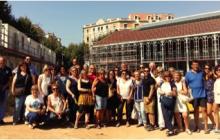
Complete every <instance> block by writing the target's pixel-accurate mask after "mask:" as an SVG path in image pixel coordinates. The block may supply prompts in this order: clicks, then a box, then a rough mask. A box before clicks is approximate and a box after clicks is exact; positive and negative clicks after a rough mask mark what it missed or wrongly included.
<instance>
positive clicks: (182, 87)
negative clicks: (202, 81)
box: [174, 71, 192, 135]
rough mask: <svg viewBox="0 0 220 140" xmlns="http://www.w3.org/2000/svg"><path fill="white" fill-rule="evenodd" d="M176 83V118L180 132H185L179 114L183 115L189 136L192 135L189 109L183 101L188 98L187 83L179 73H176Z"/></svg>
mask: <svg viewBox="0 0 220 140" xmlns="http://www.w3.org/2000/svg"><path fill="white" fill-rule="evenodd" d="M174 83H175V85H176V88H177V99H176V105H175V118H176V120H177V124H178V128H179V131H183V126H182V120H181V118H180V114H179V113H181V114H182V116H183V120H184V125H185V131H186V133H187V134H189V135H191V134H192V132H191V131H190V129H189V119H188V117H189V115H188V108H187V105H186V102H184V101H183V100H182V99H183V98H184V97H185V96H188V91H187V87H186V83H185V81H182V75H181V73H180V72H178V71H176V72H174ZM181 97H182V98H181Z"/></svg>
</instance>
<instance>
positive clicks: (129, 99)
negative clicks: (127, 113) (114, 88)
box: [122, 96, 131, 103]
mask: <svg viewBox="0 0 220 140" xmlns="http://www.w3.org/2000/svg"><path fill="white" fill-rule="evenodd" d="M122 100H123V99H122ZM127 100H128V102H129V103H130V102H131V96H129V97H128V98H127Z"/></svg>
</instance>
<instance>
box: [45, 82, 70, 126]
mask: <svg viewBox="0 0 220 140" xmlns="http://www.w3.org/2000/svg"><path fill="white" fill-rule="evenodd" d="M51 89H52V94H50V95H49V96H48V101H47V107H48V111H49V122H50V123H54V121H55V122H63V121H66V120H65V115H66V114H65V112H66V107H67V101H66V100H65V98H64V97H63V96H62V94H61V93H60V90H59V85H58V84H57V83H53V84H52V85H51Z"/></svg>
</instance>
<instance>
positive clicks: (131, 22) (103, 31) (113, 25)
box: [83, 13, 175, 46]
mask: <svg viewBox="0 0 220 140" xmlns="http://www.w3.org/2000/svg"><path fill="white" fill-rule="evenodd" d="M174 17H175V15H173V14H150V13H149V14H145V13H134V14H129V15H128V18H116V19H107V20H104V19H99V20H98V21H97V22H96V23H94V24H88V25H84V26H83V41H84V43H86V44H88V45H89V46H90V45H92V44H93V42H94V41H97V40H100V39H101V38H103V37H104V36H106V35H108V34H111V33H113V32H114V31H120V30H124V29H135V28H138V27H139V26H142V25H144V24H146V23H152V22H158V21H161V20H169V19H173V18H174Z"/></svg>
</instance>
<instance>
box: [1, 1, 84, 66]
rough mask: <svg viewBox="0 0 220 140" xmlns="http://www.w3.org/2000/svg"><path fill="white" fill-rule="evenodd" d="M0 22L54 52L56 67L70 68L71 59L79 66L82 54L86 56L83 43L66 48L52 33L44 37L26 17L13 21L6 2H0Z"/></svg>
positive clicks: (44, 34) (38, 27) (41, 30)
mask: <svg viewBox="0 0 220 140" xmlns="http://www.w3.org/2000/svg"><path fill="white" fill-rule="evenodd" d="M0 20H2V21H3V22H4V23H8V24H10V25H12V26H14V27H15V28H17V29H18V30H20V31H21V32H23V33H25V34H26V35H27V36H28V37H30V38H32V39H33V40H35V41H37V42H40V43H42V44H43V45H45V46H46V47H48V48H49V49H51V50H53V51H55V53H56V58H57V60H56V61H57V64H58V65H62V64H63V62H64V65H66V66H70V65H71V60H72V58H73V57H76V58H77V59H78V63H79V64H80V65H83V64H84V54H88V46H87V45H85V44H84V43H79V44H74V43H71V44H69V45H68V47H65V46H63V45H62V44H61V41H60V39H59V38H58V37H57V36H56V35H55V34H54V33H49V34H47V35H46V33H45V32H44V30H43V29H42V28H41V27H40V26H39V25H36V24H33V23H32V21H31V20H30V19H29V18H28V17H19V18H18V19H15V17H14V15H13V14H12V13H11V5H10V4H9V3H8V2H7V1H0ZM62 61H63V62H62Z"/></svg>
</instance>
